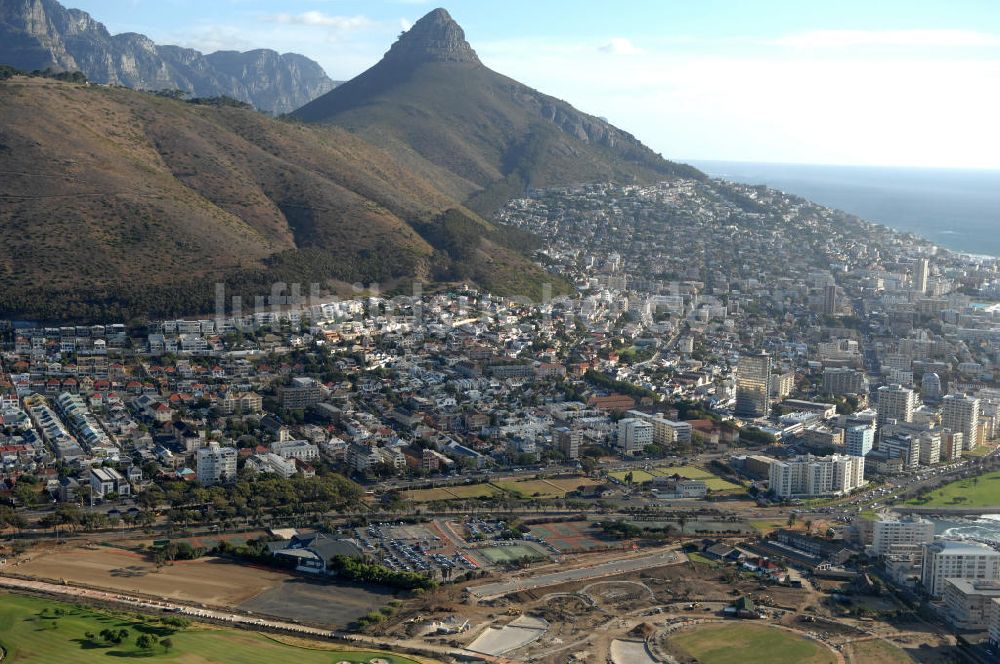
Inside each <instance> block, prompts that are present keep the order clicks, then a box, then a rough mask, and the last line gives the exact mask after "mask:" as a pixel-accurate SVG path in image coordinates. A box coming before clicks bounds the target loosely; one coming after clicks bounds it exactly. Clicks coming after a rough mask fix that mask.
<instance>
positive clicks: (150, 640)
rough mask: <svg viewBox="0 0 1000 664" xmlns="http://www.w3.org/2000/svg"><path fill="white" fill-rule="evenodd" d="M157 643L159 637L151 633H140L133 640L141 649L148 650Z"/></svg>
mask: <svg viewBox="0 0 1000 664" xmlns="http://www.w3.org/2000/svg"><path fill="white" fill-rule="evenodd" d="M157 643H159V639H157V638H156V637H155V636H153V635H152V634H140V635H139V638H137V639H136V640H135V645H137V646H139V647H140V648H142V649H143V650H150V649H152V647H153V646H155V645H156V644H157Z"/></svg>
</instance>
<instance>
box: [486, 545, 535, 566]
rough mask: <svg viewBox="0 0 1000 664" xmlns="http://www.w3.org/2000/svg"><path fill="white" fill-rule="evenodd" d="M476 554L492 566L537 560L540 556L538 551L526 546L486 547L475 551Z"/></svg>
mask: <svg viewBox="0 0 1000 664" xmlns="http://www.w3.org/2000/svg"><path fill="white" fill-rule="evenodd" d="M476 553H481V554H482V555H483V556H484V557H485V558H486V559H487V560H489V561H490V562H491V563H493V564H497V563H506V562H511V561H513V560H522V559H524V558H532V559H538V558H542V557H543V556H542V554H541V553H539V551H538V549H536V548H534V547H532V546H528V545H527V544H513V545H511V546H488V547H486V548H483V549H476Z"/></svg>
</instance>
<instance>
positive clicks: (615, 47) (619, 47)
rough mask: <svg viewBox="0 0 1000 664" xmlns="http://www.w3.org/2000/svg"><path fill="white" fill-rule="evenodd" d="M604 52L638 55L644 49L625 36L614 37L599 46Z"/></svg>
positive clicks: (598, 48)
mask: <svg viewBox="0 0 1000 664" xmlns="http://www.w3.org/2000/svg"><path fill="white" fill-rule="evenodd" d="M597 50H599V51H601V52H603V53H613V54H615V55H638V54H639V53H641V52H642V51H641V50H640V49H639V48H637V47H636V46H635V44H633V43H632V42H631V41H630V40H628V39H626V38H625V37H613V38H612V39H611V40H609V41H608V42H607V43H606V44H602V45H601V46H599V47H597Z"/></svg>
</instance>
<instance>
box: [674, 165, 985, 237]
mask: <svg viewBox="0 0 1000 664" xmlns="http://www.w3.org/2000/svg"><path fill="white" fill-rule="evenodd" d="M688 163H690V164H691V165H693V166H696V167H697V168H700V169H701V170H703V171H704V172H705V173H707V174H709V175H711V176H712V177H719V178H724V179H727V180H733V181H735V182H743V183H746V184H766V185H768V186H770V187H774V188H776V189H780V190H782V191H785V192H788V193H790V194H796V195H798V196H802V197H803V198H807V199H809V200H811V201H814V202H816V203H819V204H821V205H825V206H827V207H832V208H838V209H840V210H843V211H845V212H850V213H851V214H855V215H857V216H859V217H861V218H862V219H866V220H868V221H872V222H875V223H878V224H884V225H886V226H889V227H890V228H894V229H896V230H900V231H910V232H913V233H916V234H918V235H920V236H922V237H924V238H926V239H928V240H930V241H931V242H933V243H935V244H937V245H939V246H941V247H944V248H946V249H951V250H952V251H958V252H964V253H971V254H981V255H988V256H1000V170H957V169H954V170H952V169H930V168H890V167H874V166H814V165H801V164H768V163H756V162H729V161H691V162H688Z"/></svg>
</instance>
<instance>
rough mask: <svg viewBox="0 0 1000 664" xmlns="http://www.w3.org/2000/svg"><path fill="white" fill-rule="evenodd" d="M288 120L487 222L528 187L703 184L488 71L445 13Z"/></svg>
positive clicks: (626, 138)
mask: <svg viewBox="0 0 1000 664" xmlns="http://www.w3.org/2000/svg"><path fill="white" fill-rule="evenodd" d="M293 115H294V117H296V118H299V119H301V120H303V121H305V122H308V123H322V124H335V125H338V126H341V127H343V128H345V129H348V130H349V131H351V132H352V133H354V134H356V135H358V136H361V137H363V138H364V139H365V140H367V141H369V142H372V143H375V144H377V145H380V146H382V147H384V148H386V149H388V150H390V151H392V152H393V153H394V154H396V155H397V156H398V157H399V158H400V159H402V160H403V161H404V163H406V164H407V165H408V166H409V167H410V168H413V169H415V170H417V171H418V172H422V173H425V174H427V175H428V176H429V177H433V178H434V179H435V181H436V182H437V183H438V184H439V186H441V187H442V188H443V189H444V190H445V191H447V192H448V193H449V194H451V195H452V196H454V197H456V198H458V199H459V200H463V201H466V202H467V204H468V205H469V206H470V207H472V208H474V209H476V210H478V211H480V212H484V213H485V212H490V211H492V210H494V209H495V208H496V207H498V206H499V205H500V204H502V203H503V202H504V201H505V200H507V199H509V198H510V197H511V196H512V195H516V194H518V193H519V192H521V191H523V189H524V188H525V187H538V186H547V185H557V184H571V183H576V182H592V181H601V180H605V181H606V180H613V181H637V182H652V181H656V180H662V179H664V178H666V177H670V176H683V177H694V178H699V179H703V178H704V175H703V174H702V173H700V172H699V171H698V170H696V169H694V168H692V167H690V166H686V165H683V164H676V163H672V162H669V161H666V160H664V159H663V158H662V157H660V156H659V155H658V154H656V153H654V152H653V151H652V150H650V149H649V148H647V147H646V146H644V145H643V144H642V143H640V142H639V141H638V140H637V139H636V138H635V137H634V136H632V135H631V134H629V133H627V132H625V131H622V130H621V129H618V128H616V127H614V126H612V125H611V124H609V123H607V122H605V121H604V120H602V119H600V118H597V117H594V116H591V115H587V114H586V113H583V112H581V111H578V110H577V109H575V108H573V107H572V106H571V105H569V104H568V103H566V102H564V101H561V100H559V99H556V98H554V97H550V96H548V95H545V94H543V93H541V92H538V91H537V90H533V89H531V88H529V87H528V86H526V85H523V84H521V83H518V82H517V81H514V80H512V79H510V78H507V77H506V76H503V75H501V74H498V73H496V72H494V71H492V70H490V69H489V68H487V67H486V66H485V65H483V63H482V62H481V61H480V60H479V57H478V56H477V55H476V53H475V51H474V50H473V49H472V47H471V46H470V45H469V43H468V42H467V41H466V39H465V33H464V31H463V30H462V28H461V27H460V26H459V25H458V23H456V22H455V21H454V20H453V19H452V18H451V16H450V15H449V14H448V12H447V11H446V10H444V9H435V10H433V11H432V12H430V13H429V14H427V15H426V16H424V17H423V18H421V19H420V20H419V21H417V22H416V23H415V24H414V25H413V27H412V28H411V29H410V30H409V31H407V32H406V33H404V34H403V35H402V36H401V37H400V38H399V40H398V41H397V42H396V43H394V44H393V45H392V47H391V48H390V49H389V51H388V52H387V53H386V54H385V56H384V57H383V58H382V60H381V61H379V62H378V63H377V64H376V65H375V66H373V67H372V68H370V69H368V70H367V71H365V72H364V73H362V74H361V75H360V76H358V77H356V78H354V79H352V80H350V81H348V82H347V83H343V84H341V85H339V86H337V87H336V88H334V89H333V90H332V91H330V92H328V93H326V94H325V95H323V96H321V97H319V98H318V99H315V100H314V101H312V102H310V103H308V104H306V105H305V106H303V107H302V108H300V109H298V110H297V111H295V112H294V113H293Z"/></svg>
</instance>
